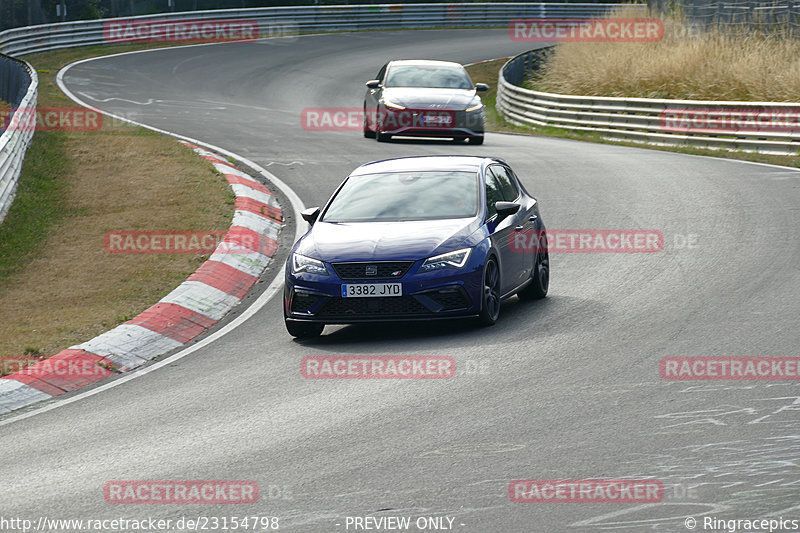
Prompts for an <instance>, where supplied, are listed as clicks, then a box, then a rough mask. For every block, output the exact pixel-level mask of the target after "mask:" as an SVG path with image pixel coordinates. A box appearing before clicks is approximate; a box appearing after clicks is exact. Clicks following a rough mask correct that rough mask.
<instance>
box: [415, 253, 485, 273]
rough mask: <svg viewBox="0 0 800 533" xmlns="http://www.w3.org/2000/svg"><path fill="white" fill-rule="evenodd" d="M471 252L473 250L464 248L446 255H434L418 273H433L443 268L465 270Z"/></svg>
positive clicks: (423, 264)
mask: <svg viewBox="0 0 800 533" xmlns="http://www.w3.org/2000/svg"><path fill="white" fill-rule="evenodd" d="M471 252H472V248H462V249H461V250H455V251H453V252H447V253H446V254H439V255H434V256H433V257H429V258H427V259H426V260H425V262H424V263H422V266H421V267H419V271H418V272H432V271H434V270H441V269H443V268H464V265H466V264H467V260H468V259H469V254H470V253H471Z"/></svg>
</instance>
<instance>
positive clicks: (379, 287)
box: [342, 283, 403, 298]
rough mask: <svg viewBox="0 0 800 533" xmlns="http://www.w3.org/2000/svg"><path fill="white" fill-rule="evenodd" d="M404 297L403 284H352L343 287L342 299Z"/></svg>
mask: <svg viewBox="0 0 800 533" xmlns="http://www.w3.org/2000/svg"><path fill="white" fill-rule="evenodd" d="M402 295H403V284H402V283H350V284H347V285H342V298H381V297H385V296H402Z"/></svg>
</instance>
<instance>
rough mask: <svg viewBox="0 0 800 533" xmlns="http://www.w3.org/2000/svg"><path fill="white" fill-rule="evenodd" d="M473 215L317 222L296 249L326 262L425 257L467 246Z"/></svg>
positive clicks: (472, 228) (473, 230)
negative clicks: (385, 220)
mask: <svg viewBox="0 0 800 533" xmlns="http://www.w3.org/2000/svg"><path fill="white" fill-rule="evenodd" d="M478 226H479V223H478V221H477V219H475V218H460V219H447V220H422V221H406V222H347V223H346V222H340V223H331V222H317V223H316V224H314V227H313V228H312V230H311V231H310V232H309V233H308V234H306V236H305V237H304V238H303V240H302V241H301V242H300V243H298V247H297V249H296V251H297V252H298V253H301V254H303V255H307V256H310V257H313V258H315V259H321V260H322V261H327V262H333V263H335V262H339V261H393V260H412V259H413V260H417V259H425V258H427V257H430V256H432V255H437V254H439V253H444V252H449V251H451V250H456V249H458V248H464V247H466V246H469V243H466V240H467V238H468V237H469V236H470V235H471V234H472V233H474V232H475V230H476V229H477V228H478Z"/></svg>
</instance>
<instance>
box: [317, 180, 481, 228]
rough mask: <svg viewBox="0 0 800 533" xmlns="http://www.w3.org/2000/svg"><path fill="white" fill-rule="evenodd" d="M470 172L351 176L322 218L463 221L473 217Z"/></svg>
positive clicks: (474, 196) (475, 201)
mask: <svg viewBox="0 0 800 533" xmlns="http://www.w3.org/2000/svg"><path fill="white" fill-rule="evenodd" d="M479 198H480V194H479V189H478V175H477V173H474V172H461V171H458V172H392V173H387V174H367V175H364V176H351V177H350V178H348V179H347V181H346V182H345V184H344V185H343V186H342V188H341V189H340V190H339V193H338V194H337V195H336V197H335V198H334V199H333V201H332V202H331V204H330V205H329V206H328V208H327V209H326V211H325V213H324V214H323V217H322V219H321V220H322V221H324V222H370V221H385V222H388V221H403V220H435V219H444V218H466V217H473V216H475V215H477V212H478V201H479Z"/></svg>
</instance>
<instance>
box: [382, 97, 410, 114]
mask: <svg viewBox="0 0 800 533" xmlns="http://www.w3.org/2000/svg"><path fill="white" fill-rule="evenodd" d="M383 105H384V106H386V107H388V108H389V109H394V110H395V111H402V110H403V109H405V106H402V105H400V104H396V103H395V102H392V101H391V100H387V99H386V98H384V99H383Z"/></svg>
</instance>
